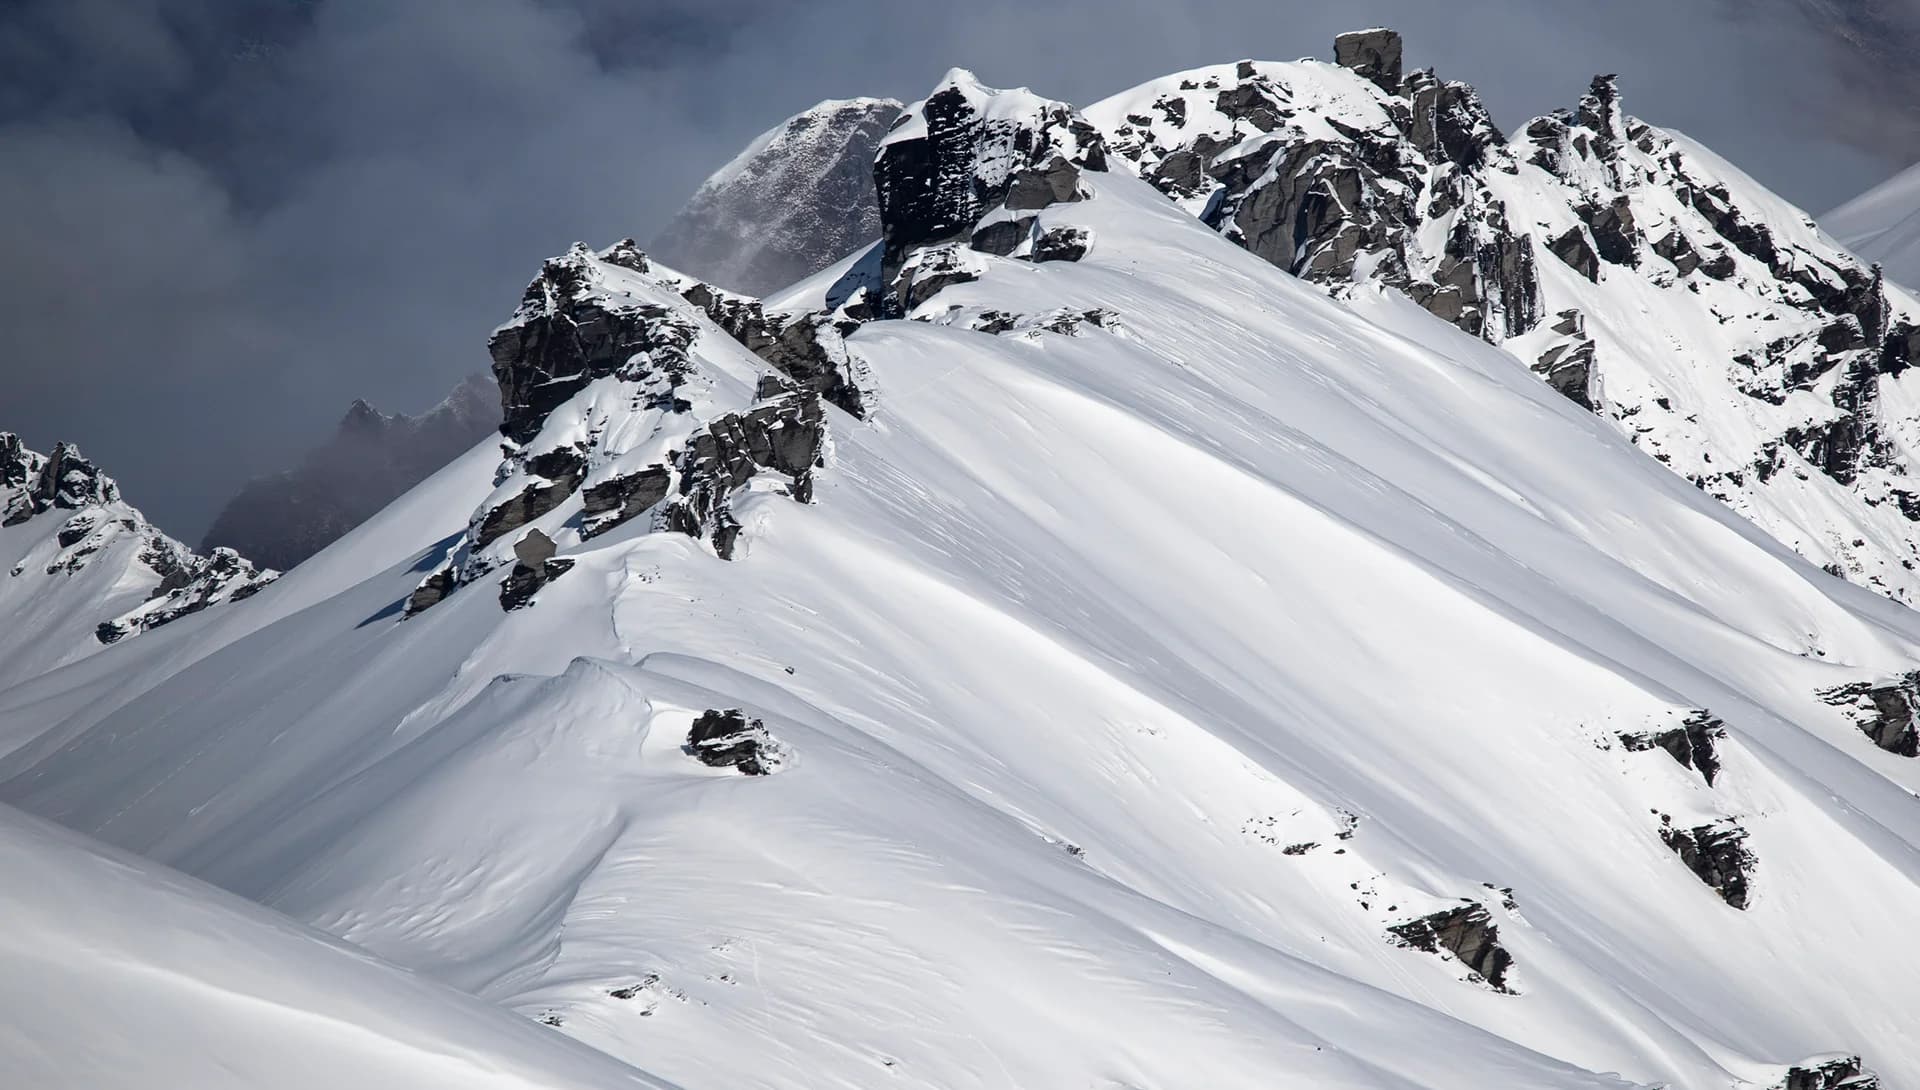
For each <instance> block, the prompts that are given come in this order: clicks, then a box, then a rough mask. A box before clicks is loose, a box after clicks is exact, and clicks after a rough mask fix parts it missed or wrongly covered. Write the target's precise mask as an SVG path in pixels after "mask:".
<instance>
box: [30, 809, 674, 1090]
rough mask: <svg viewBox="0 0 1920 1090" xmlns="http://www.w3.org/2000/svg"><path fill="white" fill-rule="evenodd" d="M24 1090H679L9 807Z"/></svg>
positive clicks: (306, 929)
mask: <svg viewBox="0 0 1920 1090" xmlns="http://www.w3.org/2000/svg"><path fill="white" fill-rule="evenodd" d="M0 873H4V874H5V875H7V879H8V880H7V888H6V895H5V904H6V918H7V926H6V928H5V929H4V930H0V1003H4V1005H5V1009H6V1018H5V1021H4V1023H0V1056H3V1057H4V1061H3V1062H0V1072H3V1078H0V1081H4V1082H5V1084H6V1085H7V1086H9V1087H19V1088H21V1090H28V1088H31V1090H66V1088H71V1090H98V1088H101V1087H115V1086H151V1087H180V1088H188V1087H191V1088H193V1090H222V1088H229V1087H230V1088H232V1090H258V1088H259V1087H263V1086H275V1087H286V1088H288V1090H309V1088H310V1090H340V1088H343V1087H355V1088H359V1090H428V1088H433V1087H445V1088H446V1090H478V1088H487V1090H536V1088H538V1090H559V1088H561V1087H567V1088H578V1090H589V1088H592V1090H614V1088H626V1090H664V1088H666V1087H667V1085H668V1084H666V1083H663V1082H661V1081H660V1080H658V1079H652V1078H648V1077H645V1076H642V1075H640V1074H638V1073H636V1072H635V1071H633V1070H632V1069H631V1068H628V1067H625V1066H624V1065H622V1064H619V1063H616V1062H614V1061H613V1060H611V1059H609V1058H608V1057H606V1056H603V1055H600V1054H598V1053H596V1052H594V1051H593V1050H591V1049H587V1048H582V1047H579V1046H578V1045H575V1044H574V1043H573V1042H571V1041H568V1040H566V1039H565V1038H562V1037H560V1036H558V1035H556V1034H553V1033H551V1032H548V1031H547V1030H545V1029H544V1028H543V1027H541V1026H538V1025H535V1024H534V1023H532V1022H529V1021H527V1020H526V1019H523V1018H517V1017H515V1016H513V1015H512V1014H510V1013H508V1012H506V1011H503V1010H500V1009H499V1008H497V1007H494V1006H491V1005H489V1004H486V1003H481V1002H478V1001H476V1000H474V999H473V998H472V997H470V996H465V995H462V994H460V993H459V992H457V991H454V990H453V989H451V988H447V987H445V986H443V985H440V984H436V983H434V982H432V981H430V980H427V979H425V978H423V977H420V976H417V975H415V974H412V973H409V972H406V971H404V970H402V969H399V968H396V967H394V966H392V965H388V964H385V963H383V962H381V961H380V960H379V959H378V958H374V957H372V956H370V955H368V954H365V953H363V952H360V951H357V950H354V949H352V948H350V947H348V946H345V945H344V944H342V943H339V942H337V941H334V940H332V939H329V938H327V937H326V936H324V935H321V934H319V933H317V932H315V931H313V930H311V929H310V928H305V927H301V926H299V925H298V924H295V923H293V922H292V921H290V920H288V919H286V918H285V917H284V916H281V915H279V914H277V913H273V912H269V911H266V910H264V909H262V908H260V907H259V906H257V905H253V904H249V903H247V902H246V901H243V900H240V899H239V898H236V897H234V896H232V895H231V894H227V893H222V892H221V891H219V890H217V889H214V888H212V887H210V886H207V885H206V884H204V883H201V882H196V881H194V880H193V879H191V878H188V877H186V876H184V875H180V874H176V873H173V872H170V871H168V870H167V868H165V867H162V866H159V865H158V864H155V863H151V862H148V861H146V860H143V859H140V858H138V857H135V856H131V855H128V854H126V853H124V852H119V851H114V850H112V849H110V848H107V847H105V846H104V845H99V844H96V843H89V842H88V841H87V840H86V838H84V837H81V836H79V835H77V834H75V833H72V832H70V831H68V830H65V829H61V828H59V827H57V826H54V825H51V824H48V823H47V822H44V821H40V820H38V819H35V818H32V817H28V816H27V815H25V814H22V813H20V812H19V811H18V810H15V809H13V808H12V807H8V806H0Z"/></svg>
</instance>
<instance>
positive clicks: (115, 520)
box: [0, 432, 279, 644]
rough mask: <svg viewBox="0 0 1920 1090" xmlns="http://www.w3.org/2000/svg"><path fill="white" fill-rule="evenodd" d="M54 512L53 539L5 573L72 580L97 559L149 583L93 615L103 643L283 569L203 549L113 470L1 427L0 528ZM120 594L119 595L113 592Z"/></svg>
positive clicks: (118, 579)
mask: <svg viewBox="0 0 1920 1090" xmlns="http://www.w3.org/2000/svg"><path fill="white" fill-rule="evenodd" d="M42 520H47V523H48V531H47V532H46V535H45V536H46V538H47V540H46V541H45V543H44V544H43V545H42V547H41V548H40V549H39V550H31V551H29V552H28V555H29V556H32V557H33V559H34V563H33V564H32V566H31V567H30V566H29V565H28V564H27V563H24V562H23V563H21V564H18V565H16V566H15V567H14V568H13V569H12V570H11V571H9V572H8V573H7V575H6V576H5V577H6V578H10V579H25V578H60V579H67V578H71V577H73V576H76V575H78V574H80V573H81V572H84V571H88V570H89V569H91V568H93V566H94V565H96V564H103V563H105V564H109V565H118V566H120V567H122V568H124V570H119V568H116V569H115V572H114V577H113V578H112V579H111V580H110V582H111V583H112V584H114V585H115V587H116V588H120V587H126V586H135V587H137V586H142V585H145V586H146V587H147V589H146V591H145V597H144V600H141V601H139V602H138V603H137V604H135V605H133V606H132V608H125V609H122V610H120V611H117V612H115V613H114V614H113V615H111V616H96V617H93V618H90V619H89V623H90V624H91V629H92V635H93V637H94V639H95V640H96V641H97V642H98V643H100V644H109V643H116V642H118V641H120V640H122V639H125V638H127V637H128V636H131V635H136V634H138V633H140V632H144V631H147V630H148V629H152V628H158V627H159V626H161V625H164V624H167V623H169V622H172V621H175V620H178V619H180V618H181V617H185V616H187V615H189V614H192V613H198V612H200V611H201V610H203V609H206V608H207V607H209V606H213V605H218V604H220V603H222V602H230V601H239V600H241V599H243V598H247V597H249V596H251V595H253V594H254V593H256V592H257V591H259V590H260V589H262V588H263V587H265V586H266V585H267V584H269V583H271V582H273V580H274V579H276V578H278V577H279V573H278V572H274V571H263V570H260V569H257V568H255V567H254V565H253V563H252V562H251V561H248V560H247V559H245V558H243V557H242V556H240V554H238V553H236V552H234V551H233V550H232V549H214V550H212V551H211V552H210V553H209V554H207V555H204V556H203V555H200V554H198V553H195V552H194V551H193V550H191V549H189V548H187V547H186V546H185V545H182V544H181V543H180V542H178V541H175V540H174V539H172V538H170V537H168V536H167V535H166V534H164V533H162V532H160V530H159V529H157V528H156V527H154V526H153V525H152V524H150V523H149V522H147V520H146V516H144V515H142V514H141V513H140V512H139V511H138V510H137V509H135V508H134V507H132V506H131V505H129V504H128V503H126V501H125V500H124V499H123V498H122V497H121V494H120V486H119V485H118V484H116V483H115V482H114V480H113V478H111V477H109V476H107V475H106V474H105V473H102V472H101V471H100V469H99V468H98V467H97V466H95V465H94V464H93V463H92V462H91V461H89V460H87V458H86V457H85V456H84V455H82V454H81V453H80V451H79V449H78V448H77V447H74V446H73V445H72V444H69V443H59V444H56V445H55V446H54V448H53V452H52V453H51V454H46V455H42V454H39V453H38V452H35V451H33V450H30V449H28V448H27V446H26V445H25V444H24V443H23V442H22V441H21V440H20V438H19V437H18V436H16V435H13V434H10V433H6V432H0V527H7V528H13V527H19V528H21V532H23V533H30V532H31V531H32V529H33V526H34V525H37V524H40V523H41V521H42ZM116 597H119V595H118V594H116Z"/></svg>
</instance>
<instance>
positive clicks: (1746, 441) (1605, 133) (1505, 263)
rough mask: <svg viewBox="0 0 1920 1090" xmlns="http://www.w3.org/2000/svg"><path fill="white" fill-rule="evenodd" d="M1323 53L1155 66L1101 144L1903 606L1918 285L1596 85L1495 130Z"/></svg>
mask: <svg viewBox="0 0 1920 1090" xmlns="http://www.w3.org/2000/svg"><path fill="white" fill-rule="evenodd" d="M1336 51H1337V53H1340V54H1342V56H1341V63H1339V64H1325V63H1321V62H1317V61H1311V60H1308V61H1299V62H1293V63H1285V64H1277V63H1271V62H1254V61H1242V62H1239V63H1238V64H1225V65H1216V66H1212V67H1208V68H1201V69H1195V70H1193V71H1190V72H1183V73H1177V74H1175V75H1172V76H1168V77H1166V78H1164V79H1160V80H1155V81H1152V82H1149V83H1147V84H1144V85H1142V86H1140V87H1138V88H1135V89H1132V90H1130V91H1126V92H1123V93H1121V94H1119V95H1116V96H1114V97H1113V98H1111V99H1108V100H1107V101H1104V102H1101V103H1099V104H1097V105H1095V106H1093V107H1092V108H1090V109H1089V110H1088V116H1089V117H1090V118H1091V119H1092V120H1093V121H1094V122H1095V123H1096V124H1097V125H1099V126H1100V128H1101V129H1102V131H1103V132H1104V133H1105V134H1106V135H1107V137H1108V141H1109V144H1110V146H1111V147H1112V148H1113V150H1114V151H1115V153H1116V155H1115V158H1116V160H1117V161H1118V162H1119V163H1121V164H1123V165H1126V166H1128V167H1130V168H1131V169H1133V170H1135V171H1137V172H1139V173H1140V174H1141V175H1142V176H1143V177H1145V178H1147V179H1148V180H1149V181H1151V182H1153V184H1154V185H1155V186H1156V187H1158V188H1160V189H1161V190H1162V191H1163V192H1165V193H1167V195H1168V196H1169V197H1171V198H1173V199H1174V200H1175V201H1176V202H1177V203H1178V204H1179V205H1180V206H1181V207H1183V208H1186V209H1187V210H1189V211H1190V212H1192V213H1193V214H1195V215H1198V216H1200V217H1202V218H1203V219H1204V220H1205V221H1206V222H1208V223H1209V224H1211V225H1212V226H1214V227H1216V228H1217V229H1219V230H1220V231H1221V232H1222V233H1223V234H1225V235H1227V236H1228V237H1229V238H1231V239H1233V240H1234V241H1236V242H1239V243H1240V244H1241V245H1243V246H1246V247H1247V248H1248V249H1249V250H1251V251H1253V252H1254V253H1256V254H1258V255H1260V256H1261V257H1264V258H1266V259H1267V260H1269V261H1272V262H1274V263H1275V264H1277V265H1280V266H1281V267H1284V268H1286V269H1288V270H1289V271H1291V272H1294V273H1296V274H1297V275H1300V276H1302V277H1304V278H1307V279H1309V280H1312V281H1314V282H1316V283H1320V284H1322V285H1324V286H1325V287H1327V288H1328V289H1329V290H1330V291H1332V292H1334V293H1335V294H1340V293H1344V292H1346V291H1349V290H1350V289H1351V288H1352V286H1353V285H1355V284H1381V285H1385V286H1389V287H1392V288H1395V289H1398V290H1400V291H1403V292H1405V293H1407V294H1408V295H1409V296H1410V297H1411V298H1413V299H1414V300H1416V301H1418V302H1419V303H1420V304H1421V305H1422V306H1423V307H1425V308H1426V309H1427V310H1429V311H1431V312H1432V313H1434V314H1435V315H1437V316H1439V317H1442V318H1444V319H1446V320H1448V321H1450V322H1452V323H1454V324H1455V325H1458V326H1459V327H1460V328H1461V329H1463V330H1465V331H1467V332H1469V333H1474V334H1477V335H1479V336H1481V337H1483V338H1484V339H1486V340H1488V341H1489V342H1491V343H1495V344H1499V345H1501V346H1502V347H1504V348H1506V349H1507V350H1508V351H1509V352H1511V353H1512V354H1513V355H1514V356H1516V357H1517V358H1519V359H1520V360H1521V361H1523V362H1524V363H1526V364H1527V365H1529V366H1530V367H1532V368H1533V369H1534V370H1535V371H1537V372H1539V373H1540V374H1541V375H1542V377H1543V378H1545V379H1546V380H1547V381H1548V382H1549V383H1550V384H1551V385H1553V386H1554V387H1555V388H1556V389H1559V390H1560V391H1561V392H1563V393H1565V394H1566V395H1567V396H1568V397H1569V398H1571V399H1572V400H1574V401H1575V402H1577V403H1578V404H1580V405H1583V406H1589V407H1591V408H1592V409H1593V410H1594V411H1595V412H1597V413H1599V414H1600V415H1602V416H1604V417H1606V418H1608V419H1609V420H1611V421H1612V422H1613V424H1614V426H1615V427H1616V428H1617V429H1618V430H1619V431H1620V433H1621V434H1623V435H1625V436H1627V437H1628V438H1629V439H1630V440H1631V441H1633V442H1635V443H1636V444H1638V445H1640V446H1641V447H1643V448H1644V449H1646V450H1647V451H1648V453H1650V454H1651V455H1653V457H1655V458H1656V459H1658V460H1659V461H1661V462H1663V463H1664V464H1666V465H1668V466H1669V467H1671V468H1672V470H1673V471H1674V472H1675V473H1678V474H1680V475H1681V476H1683V477H1684V478H1686V479H1687V480H1689V481H1692V482H1694V483H1696V484H1697V485H1698V486H1699V487H1700V488H1701V489H1703V490H1705V491H1707V492H1708V493H1710V494H1712V495H1714V496H1716V497H1718V498H1720V499H1722V500H1723V501H1725V502H1726V503H1727V504H1728V505H1729V506H1731V507H1732V508H1733V509H1734V510H1736V511H1738V512H1740V513H1741V514H1742V515H1744V516H1746V517H1747V518H1749V519H1751V520H1752V521H1753V522H1754V523H1755V524H1756V525H1758V526H1760V527H1761V528H1762V529H1764V530H1765V531H1766V532H1768V533H1769V534H1771V535H1773V536H1774V537H1776V538H1778V539H1780V540H1781V541H1783V542H1786V543H1787V544H1788V545H1790V546H1791V547H1793V548H1794V549H1795V550H1796V551H1798V552H1800V553H1801V555H1803V556H1805V557H1807V558H1808V559H1809V560H1811V561H1813V562H1814V563H1816V564H1818V565H1821V566H1823V567H1826V568H1828V569H1829V570H1832V571H1834V572H1836V573H1837V574H1842V575H1844V576H1845V577H1847V578H1849V579H1852V580H1854V581H1856V582H1859V583H1861V584H1862V585H1865V586H1869V587H1872V588H1874V589H1875V590H1878V591H1879V592H1881V593H1883V594H1886V595H1888V596H1890V597H1892V598H1894V599H1895V600H1897V601H1902V602H1907V603H1916V602H1920V524H1917V523H1916V521H1915V520H1916V519H1920V473H1917V471H1920V461H1916V458H1915V453H1914V446H1915V441H1916V435H1915V428H1916V426H1920V425H1916V415H1917V414H1916V410H1915V406H1916V395H1917V394H1920V387H1917V386H1916V385H1915V383H1916V381H1917V380H1916V379H1915V378H1914V376H1913V375H1912V374H1911V373H1909V372H1910V368H1911V365H1912V363H1913V361H1914V359H1915V358H1916V355H1917V354H1920V304H1916V302H1915V301H1914V299H1913V297H1912V296H1910V295H1908V294H1907V293H1906V292H1905V291H1902V290H1900V289H1898V288H1895V287H1892V286H1889V285H1883V284H1882V283H1881V282H1880V281H1879V279H1878V278H1877V275H1876V274H1875V273H1874V272H1873V271H1872V270H1871V269H1870V268H1869V267H1868V266H1867V265H1866V264H1864V263H1863V262H1861V261H1860V260H1858V259H1856V258H1855V257H1853V256H1852V255H1851V254H1848V253H1847V252H1845V251H1844V250H1843V249H1841V248H1840V247H1839V246H1838V245H1837V244H1835V243H1834V242H1833V241H1832V240H1831V239H1830V238H1828V237H1826V236H1825V235H1823V234H1822V233H1821V232H1820V231H1819V230H1818V229H1817V228H1816V227H1815V226H1814V224H1813V222H1812V221H1811V220H1810V219H1808V218H1807V217H1806V215H1805V214H1804V213H1802V212H1800V211H1799V210H1798V209H1795V208H1793V207H1792V206H1790V205H1789V204H1787V203H1786V202H1785V201H1783V200H1781V199H1780V198H1778V197H1777V196H1775V195H1773V194H1772V193H1770V192H1768V191H1767V190H1766V189H1765V188H1764V187H1762V186H1760V185H1759V184H1758V183H1757V182H1754V181H1753V180H1752V179H1751V178H1748V177H1747V176H1746V175H1744V174H1742V173H1741V172H1740V171H1739V170H1738V169H1737V168H1735V167H1733V166H1732V165H1730V164H1728V163H1726V162H1725V161H1723V160H1721V159H1720V158H1718V157H1717V156H1715V155H1714V154H1713V153H1712V152H1710V151H1708V150H1707V149H1705V148H1702V147H1700V146H1699V145H1697V144H1695V143H1693V142H1692V141H1690V140H1688V139H1687V138H1685V137H1684V136H1682V135H1680V134H1677V133H1671V132H1666V131H1663V130H1660V129H1658V128H1656V127H1653V126H1651V125H1648V124H1646V123H1644V122H1642V121H1640V120H1638V119H1636V118H1633V117H1631V116H1629V115H1628V114H1627V113H1625V112H1624V110H1623V108H1622V105H1621V93H1620V90H1619V88H1617V87H1616V86H1615V83H1614V81H1613V79H1612V77H1604V76H1603V77H1598V78H1596V79H1595V80H1594V82H1593V86H1592V90H1591V92H1590V93H1589V94H1588V95H1587V96H1585V97H1584V98H1583V99H1582V100H1581V102H1580V103H1579V104H1578V106H1577V108H1576V109H1574V110H1570V111H1569V110H1563V111H1558V112H1556V113H1555V114H1552V115H1549V116H1545V117H1541V118H1536V119H1534V120H1533V121H1531V122H1529V123H1528V124H1527V125H1526V126H1525V127H1524V129H1523V130H1522V131H1521V132H1519V133H1516V134H1515V135H1514V136H1513V137H1512V138H1511V139H1508V138H1507V137H1506V136H1504V135H1503V134H1502V133H1501V132H1500V131H1499V129H1498V127H1497V126H1496V125H1495V124H1494V122H1493V119H1492V117H1491V116H1490V115H1489V114H1488V112H1487V110H1486V108H1485V106H1484V105H1483V104H1482V103H1481V101H1480V99H1479V96H1478V95H1477V94H1476V93H1475V92H1474V90H1473V88H1472V87H1471V86H1469V85H1467V84H1464V83H1458V82H1451V81H1445V80H1442V79H1440V78H1438V77H1436V76H1435V75H1434V74H1433V73H1432V72H1431V71H1430V70H1426V71H1411V72H1404V73H1403V71H1402V61H1401V43H1400V41H1399V38H1398V36H1397V35H1394V34H1392V33H1391V32H1388V31H1368V32H1360V33H1356V34H1352V35H1346V36H1343V38H1342V40H1341V42H1340V43H1339V44H1338V45H1337V47H1336Z"/></svg>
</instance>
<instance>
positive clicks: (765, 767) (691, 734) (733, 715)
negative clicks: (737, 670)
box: [686, 708, 788, 776]
mask: <svg viewBox="0 0 1920 1090" xmlns="http://www.w3.org/2000/svg"><path fill="white" fill-rule="evenodd" d="M686 751H687V752H688V753H689V754H691V755H692V756H693V757H694V758H695V759H696V760H698V761H699V762H700V763H701V764H704V765H707V766H709V767H712V768H732V769H737V770H738V771H739V772H740V774H741V775H743V776H766V775H770V774H772V773H774V772H777V771H779V770H780V767H781V766H782V765H784V764H785V763H786V762H787V760H788V754H787V752H786V748H785V747H784V746H782V745H781V744H780V743H779V742H778V741H776V740H775V739H774V737H773V735H772V734H770V733H768V731H767V728H766V724H764V723H762V722H760V720H758V719H748V718H747V717H746V715H745V713H743V712H741V710H740V709H738V708H729V709H727V710H725V711H704V712H701V713H700V715H699V717H698V718H696V719H695V720H694V721H693V729H692V730H690V731H688V733H687V745H686Z"/></svg>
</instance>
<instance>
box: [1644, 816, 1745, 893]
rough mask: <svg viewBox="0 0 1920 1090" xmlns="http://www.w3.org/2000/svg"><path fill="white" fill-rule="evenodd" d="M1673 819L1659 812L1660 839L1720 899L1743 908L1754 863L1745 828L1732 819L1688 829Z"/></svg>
mask: <svg viewBox="0 0 1920 1090" xmlns="http://www.w3.org/2000/svg"><path fill="white" fill-rule="evenodd" d="M1672 821H1673V819H1672V818H1669V817H1667V816H1666V815H1664V814H1663V815H1661V818H1660V823H1661V828H1660V839H1661V840H1664V841H1666V844H1667V847H1669V848H1672V849H1673V851H1674V854H1676V855H1678V856H1679V857H1680V861H1681V862H1682V863H1685V864H1686V865H1687V869H1688V870H1690V871H1692V872H1693V873H1694V874H1695V875H1696V876H1697V877H1698V878H1699V879H1700V880H1701V881H1702V882H1705V883H1706V884H1707V885H1709V886H1712V887H1713V889H1714V892H1716V893H1718V894H1720V898H1721V900H1724V901H1726V902H1727V903H1728V904H1730V905H1732V906H1733V907H1735V908H1739V909H1745V908H1746V907H1747V893H1748V881H1749V879H1750V877H1751V876H1752V874H1753V868H1754V863H1755V859H1754V857H1753V853H1752V852H1750V851H1748V850H1747V849H1746V847H1745V846H1744V842H1745V841H1746V839H1747V831H1746V830H1745V829H1742V828H1741V827H1740V826H1739V824H1738V823H1736V822H1735V821H1734V820H1733V819H1731V818H1725V819H1722V820H1720V821H1715V822H1711V823H1709V824H1706V825H1696V826H1694V827H1693V828H1691V829H1680V828H1676V827H1674V825H1673V824H1672Z"/></svg>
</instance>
